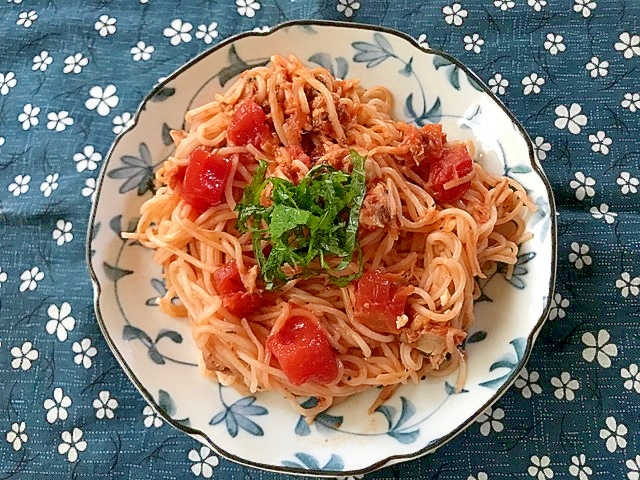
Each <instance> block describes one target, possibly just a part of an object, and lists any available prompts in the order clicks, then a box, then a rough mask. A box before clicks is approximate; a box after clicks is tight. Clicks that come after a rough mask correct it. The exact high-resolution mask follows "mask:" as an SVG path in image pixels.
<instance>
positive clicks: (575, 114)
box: [554, 103, 588, 135]
mask: <svg viewBox="0 0 640 480" xmlns="http://www.w3.org/2000/svg"><path fill="white" fill-rule="evenodd" d="M555 112H556V115H557V116H558V118H556V121H555V122H554V125H555V126H556V128H558V129H560V130H563V129H564V128H567V129H568V130H569V131H570V132H571V133H573V134H574V135H577V134H578V133H580V131H581V127H584V126H585V125H586V124H587V122H588V119H587V116H586V115H585V114H584V113H582V107H581V106H580V105H579V104H577V103H572V104H571V106H570V107H569V108H567V106H566V105H558V106H557V107H556V109H555Z"/></svg>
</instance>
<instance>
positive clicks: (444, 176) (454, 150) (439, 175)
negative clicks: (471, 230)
mask: <svg viewBox="0 0 640 480" xmlns="http://www.w3.org/2000/svg"><path fill="white" fill-rule="evenodd" d="M472 171H473V159H472V158H471V155H469V152H468V151H467V146H466V145H465V144H464V143H450V144H446V145H445V146H444V147H443V148H442V156H441V157H440V158H439V159H436V160H434V161H433V162H432V163H431V166H430V168H429V187H430V188H431V189H432V191H433V197H434V198H435V199H436V200H437V201H439V202H453V201H455V200H458V199H459V198H460V197H462V196H463V195H464V194H465V192H466V191H467V190H469V186H470V185H471V181H467V182H464V183H461V184H460V185H456V186H455V187H452V188H448V189H446V188H445V185H446V184H447V183H448V182H452V181H455V180H458V179H460V178H463V177H466V176H467V175H469V174H470V173H471V172H472Z"/></svg>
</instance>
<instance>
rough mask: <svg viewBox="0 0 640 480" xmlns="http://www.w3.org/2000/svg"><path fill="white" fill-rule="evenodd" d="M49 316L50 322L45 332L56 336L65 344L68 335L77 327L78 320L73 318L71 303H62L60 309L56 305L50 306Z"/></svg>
mask: <svg viewBox="0 0 640 480" xmlns="http://www.w3.org/2000/svg"><path fill="white" fill-rule="evenodd" d="M47 315H49V318H50V320H49V321H48V322H47V323H46V325H45V330H46V331H47V333H48V334H49V335H53V334H54V333H55V334H56V337H58V340H60V341H61V342H64V341H65V340H66V339H67V337H68V333H69V332H70V331H72V330H73V329H74V328H75V326H76V319H75V318H73V317H72V316H71V305H70V304H69V302H62V305H60V307H58V306H57V305H55V304H51V305H49V308H48V309H47Z"/></svg>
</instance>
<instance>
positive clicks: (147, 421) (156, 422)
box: [142, 405, 163, 428]
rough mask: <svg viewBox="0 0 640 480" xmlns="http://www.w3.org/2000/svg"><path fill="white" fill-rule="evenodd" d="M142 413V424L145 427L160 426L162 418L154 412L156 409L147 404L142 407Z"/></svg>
mask: <svg viewBox="0 0 640 480" xmlns="http://www.w3.org/2000/svg"><path fill="white" fill-rule="evenodd" d="M142 414H143V415H144V421H143V423H144V426H145V427H147V428H151V427H156V428H159V427H161V426H162V423H163V422H162V418H160V415H158V414H157V413H156V411H155V410H154V409H153V407H151V405H147V406H145V407H144V408H143V409H142Z"/></svg>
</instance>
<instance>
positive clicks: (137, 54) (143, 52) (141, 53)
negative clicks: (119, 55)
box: [129, 41, 156, 62]
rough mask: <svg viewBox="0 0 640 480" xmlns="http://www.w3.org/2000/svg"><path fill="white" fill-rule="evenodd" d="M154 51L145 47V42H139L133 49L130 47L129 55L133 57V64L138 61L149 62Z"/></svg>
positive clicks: (147, 46) (149, 47)
mask: <svg viewBox="0 0 640 480" xmlns="http://www.w3.org/2000/svg"><path fill="white" fill-rule="evenodd" d="M155 51H156V49H155V48H154V47H152V46H151V45H147V44H146V43H145V42H143V41H139V42H138V43H136V44H135V46H134V47H131V50H129V53H131V57H133V61H134V62H139V61H140V60H143V61H147V60H149V59H150V58H151V54H152V53H153V52H155Z"/></svg>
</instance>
